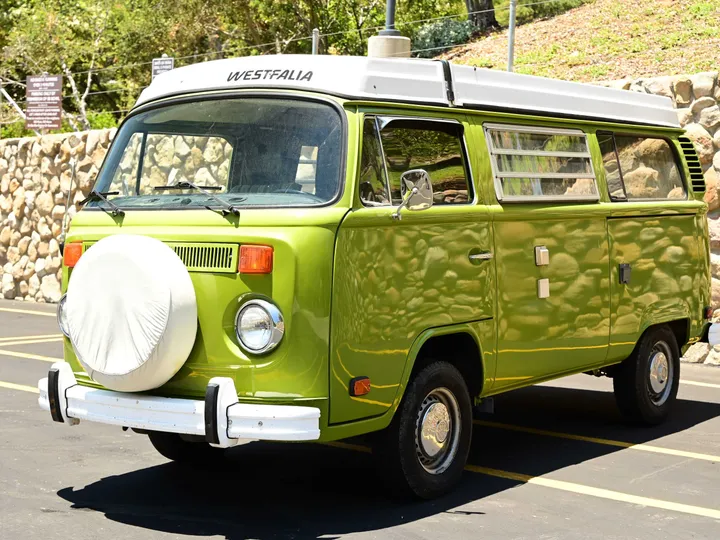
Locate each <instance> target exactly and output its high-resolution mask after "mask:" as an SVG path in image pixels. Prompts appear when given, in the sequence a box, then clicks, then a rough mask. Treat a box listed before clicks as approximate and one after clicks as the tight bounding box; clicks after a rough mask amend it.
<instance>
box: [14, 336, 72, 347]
mask: <svg viewBox="0 0 720 540" xmlns="http://www.w3.org/2000/svg"><path fill="white" fill-rule="evenodd" d="M62 340H63V338H62V336H60V337H53V338H45V339H19V340H17V341H3V342H2V343H0V345H2V346H3V347H10V346H11V345H33V344H35V343H55V342H58V341H62Z"/></svg>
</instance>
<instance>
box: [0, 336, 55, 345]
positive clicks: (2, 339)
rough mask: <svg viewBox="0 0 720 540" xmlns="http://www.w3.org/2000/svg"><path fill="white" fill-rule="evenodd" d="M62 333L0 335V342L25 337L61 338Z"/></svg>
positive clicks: (3, 342)
mask: <svg viewBox="0 0 720 540" xmlns="http://www.w3.org/2000/svg"><path fill="white" fill-rule="evenodd" d="M62 337H63V336H62V334H38V335H35V336H33V335H30V336H13V337H0V344H5V342H6V341H19V340H25V339H45V338H48V339H49V338H62Z"/></svg>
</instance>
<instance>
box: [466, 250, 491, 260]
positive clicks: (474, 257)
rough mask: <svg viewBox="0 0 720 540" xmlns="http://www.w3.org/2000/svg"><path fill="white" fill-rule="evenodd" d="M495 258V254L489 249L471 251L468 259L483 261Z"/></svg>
mask: <svg viewBox="0 0 720 540" xmlns="http://www.w3.org/2000/svg"><path fill="white" fill-rule="evenodd" d="M492 258H493V254H492V253H490V252H489V251H484V252H482V253H471V254H470V255H468V259H470V261H471V262H481V261H489V260H490V259H492Z"/></svg>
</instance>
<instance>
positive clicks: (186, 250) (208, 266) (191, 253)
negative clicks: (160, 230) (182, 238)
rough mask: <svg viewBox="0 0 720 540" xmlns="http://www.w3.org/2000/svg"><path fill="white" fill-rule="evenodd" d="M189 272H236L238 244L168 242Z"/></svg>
mask: <svg viewBox="0 0 720 540" xmlns="http://www.w3.org/2000/svg"><path fill="white" fill-rule="evenodd" d="M168 245H169V246H170V247H171V248H172V249H173V250H174V251H175V253H177V256H178V257H180V260H182V262H184V263H185V266H187V269H188V271H189V272H224V273H235V272H237V262H238V261H237V256H238V246H237V245H233V244H190V243H177V244H176V243H168Z"/></svg>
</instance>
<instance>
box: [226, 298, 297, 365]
mask: <svg viewBox="0 0 720 540" xmlns="http://www.w3.org/2000/svg"><path fill="white" fill-rule="evenodd" d="M251 331H256V332H257V331H260V332H261V333H262V334H264V336H263V337H262V339H258V340H257V343H252V340H251V339H249V335H248V334H249V332H251ZM284 334H285V322H284V320H283V316H282V313H281V312H280V309H279V308H278V307H277V306H276V305H275V304H273V303H272V302H269V301H267V300H263V299H261V298H253V299H250V300H247V301H245V302H242V304H241V305H240V309H238V312H237V315H235V335H236V336H237V338H238V343H239V344H240V346H241V347H242V348H243V350H245V351H246V352H248V353H251V354H264V353H267V352H270V351H272V350H273V349H274V348H275V347H277V346H278V345H279V344H280V342H281V341H282V338H283V335H284Z"/></svg>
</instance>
